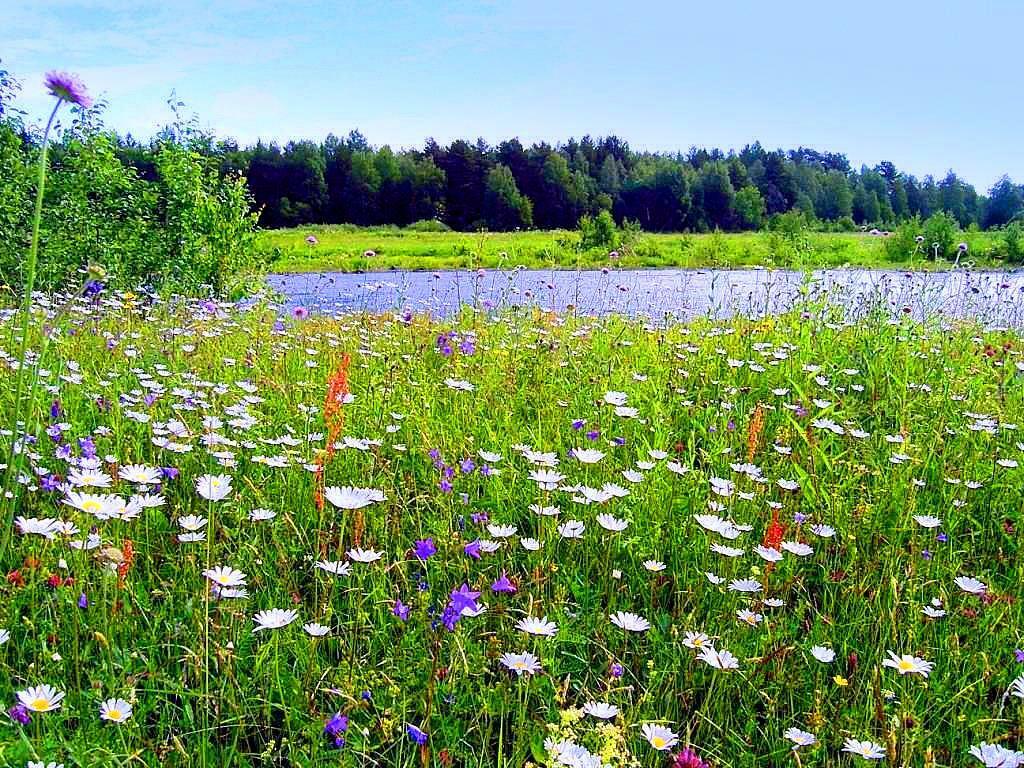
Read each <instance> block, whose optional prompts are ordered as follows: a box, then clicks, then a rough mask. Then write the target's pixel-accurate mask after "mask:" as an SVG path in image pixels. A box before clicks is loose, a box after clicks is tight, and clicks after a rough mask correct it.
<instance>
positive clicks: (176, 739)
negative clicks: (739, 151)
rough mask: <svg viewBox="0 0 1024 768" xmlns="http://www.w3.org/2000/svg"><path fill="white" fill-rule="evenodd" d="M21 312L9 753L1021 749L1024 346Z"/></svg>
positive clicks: (94, 762) (843, 329)
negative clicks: (24, 348)
mask: <svg viewBox="0 0 1024 768" xmlns="http://www.w3.org/2000/svg"><path fill="white" fill-rule="evenodd" d="M364 242H366V243H367V245H370V244H371V243H374V242H375V241H372V240H367V241H364ZM850 242H857V240H855V239H851V240H850ZM385 253H386V251H385ZM33 315H34V318H35V319H34V321H33V322H32V323H31V324H30V326H29V329H30V330H29V332H30V338H29V344H28V346H29V349H30V354H29V355H28V356H27V357H25V358H24V359H25V360H27V361H29V363H28V364H29V365H30V366H31V367H33V369H36V368H37V369H38V375H39V379H40V385H39V386H38V387H35V388H33V389H32V392H31V397H32V400H33V404H34V405H33V409H32V410H31V411H28V415H27V416H26V417H25V424H24V425H23V426H18V427H15V425H14V423H13V419H14V417H13V415H12V414H13V411H14V408H13V398H14V394H13V392H12V391H11V390H10V388H5V389H4V391H2V392H0V424H3V425H6V427H7V428H5V429H3V431H2V432H0V448H2V450H3V455H4V456H7V457H9V458H8V460H9V461H11V462H12V467H11V470H12V471H11V472H10V476H11V480H12V482H10V483H8V484H7V486H5V487H7V488H9V496H8V497H6V498H4V499H3V507H2V509H3V511H4V513H5V514H6V515H7V519H8V520H13V523H14V524H13V526H7V528H6V530H7V531H8V532H9V533H8V534H5V535H4V538H3V541H2V547H3V548H2V551H0V560H2V561H3V564H4V568H5V569H6V571H7V575H6V578H5V579H4V581H3V583H2V585H0V592H2V595H3V601H2V608H0V627H2V628H3V629H2V631H0V668H2V669H3V673H4V674H3V676H2V680H0V686H2V694H0V695H2V698H3V700H4V702H5V704H4V708H5V709H7V711H8V717H7V718H5V721H4V722H3V723H2V724H0V762H2V763H3V764H4V765H25V764H26V762H28V763H29V764H30V765H31V764H33V761H40V762H39V764H47V763H50V762H51V761H55V762H59V763H62V764H63V765H65V766H71V765H75V766H127V765H154V766H155V765H188V766H208V765H232V766H247V765H251V766H258V765H300V766H307V765H309V766H316V765H351V766H370V765H389V766H413V765H420V766H433V765H439V766H523V765H536V766H588V767H589V766H614V767H616V768H617V767H619V766H647V767H649V768H653V767H654V766H669V765H673V766H676V767H677V768H700V767H701V766H707V765H711V766H715V767H716V768H717V767H723V768H724V767H726V766H736V767H739V766H783V765H794V766H796V768H801V767H802V766H804V765H807V766H811V765H815V766H832V765H859V764H866V763H867V762H871V761H875V760H877V761H884V763H885V764H889V765H899V766H963V765H968V764H975V765H987V766H1004V767H1005V766H1014V765H1018V764H1020V761H1021V760H1022V759H1024V756H1022V755H1021V753H1020V752H1016V751H1015V750H1018V749H1020V748H1021V745H1022V742H1024V674H1022V672H1024V664H1022V662H1024V651H1022V650H1021V648H1022V646H1024V622H1022V619H1024V609H1022V603H1021V600H1020V598H1021V596H1022V595H1021V589H1020V585H1021V583H1022V581H1024V557H1022V555H1021V527H1022V525H1024V520H1022V518H1021V509H1022V502H1024V477H1022V474H1021V473H1022V471H1024V470H1022V468H1021V467H1020V462H1021V461H1022V460H1024V455H1022V454H1024V442H1022V441H1024V434H1022V432H1021V425H1022V424H1024V355H1022V354H1021V343H1022V340H1021V338H1020V337H1019V335H1017V334H1015V333H1013V332H1010V331H996V330H985V329H983V328H981V327H978V326H974V325H958V326H947V327H943V326H939V325H932V324H917V323H914V322H912V321H910V320H902V321H900V320H891V319H889V318H887V317H881V316H879V317H877V318H870V319H867V320H862V321H859V322H857V323H856V324H852V323H846V322H844V321H843V320H842V318H841V316H840V315H839V314H837V313H835V312H834V311H832V310H829V309H827V308H826V307H823V306H812V305H808V306H806V307H803V308H801V311H799V312H794V313H792V314H787V315H785V316H783V317H779V318H776V319H770V320H762V321H759V322H753V321H748V320H744V319H739V318H738V319H735V320H732V321H729V322H722V323H715V322H711V321H696V322H693V323H689V324H677V325H668V326H653V325H649V324H647V323H645V322H643V321H639V320H631V319H628V318H623V317H612V318H605V319H601V320H595V319H589V318H585V317H575V316H571V315H570V316H566V317H557V316H554V315H550V314H546V313H543V312H540V311H537V310H529V309H525V310H522V311H519V312H515V313H507V314H501V315H498V316H487V315H485V314H483V313H478V312H474V311H471V310H469V309H467V310H466V311H464V312H463V313H462V314H461V315H460V316H459V317H458V318H456V319H454V320H452V321H445V322H440V321H436V320H432V319H431V318H429V317H427V316H413V315H406V316H397V315H392V314H383V315H373V316H371V315H350V316H344V317H339V318H326V317H320V318H316V317H308V316H306V315H307V313H306V312H305V311H303V310H302V309H301V308H299V309H296V310H294V311H293V312H292V313H291V314H288V315H285V314H284V313H282V312H281V311H278V310H276V309H275V308H274V306H273V305H271V304H267V303H266V302H260V303H256V304H253V305H251V306H247V307H240V306H236V305H232V304H229V303H223V302H214V301H193V300H184V299H180V300H168V299H161V298H159V297H157V296H151V295H147V294H142V293H140V294H127V293H121V292H109V291H107V292H105V291H99V290H90V291H88V295H83V294H78V295H76V296H73V297H70V298H69V297H61V296H50V297H43V296H39V297H37V299H36V301H35V304H34V312H33ZM20 324H21V318H20V317H19V316H18V313H16V312H14V311H6V312H4V313H3V314H2V315H0V339H3V340H4V341H3V344H2V347H3V352H2V361H3V364H4V367H5V368H7V369H9V370H11V371H13V370H14V369H16V368H17V367H18V363H17V359H18V358H17V355H16V350H15V348H14V347H15V345H16V341H15V340H16V338H17V336H18V332H17V331H16V330H15V329H17V328H20ZM21 413H22V414H25V413H26V411H25V410H24V409H22V411H21ZM12 448H13V449H14V450H12ZM972 755H973V756H972Z"/></svg>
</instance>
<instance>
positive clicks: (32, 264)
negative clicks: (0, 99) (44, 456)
mask: <svg viewBox="0 0 1024 768" xmlns="http://www.w3.org/2000/svg"><path fill="white" fill-rule="evenodd" d="M61 103H62V100H61V99H57V103H56V104H54V105H53V111H52V112H51V113H50V119H49V120H47V121H46V130H45V131H44V132H43V145H42V148H41V149H40V152H39V171H38V175H37V177H36V178H37V181H36V207H35V213H34V214H33V218H32V242H31V244H30V245H29V249H28V259H27V261H26V262H25V296H24V299H23V304H22V315H21V349H20V350H19V354H18V378H17V384H16V385H15V388H14V421H13V422H12V424H11V431H12V432H13V433H14V434H13V435H12V436H11V450H10V456H9V458H8V463H7V471H6V473H5V474H4V482H3V493H2V495H0V507H2V508H4V513H3V516H2V518H0V524H2V527H3V533H2V534H0V562H3V560H4V557H5V556H6V554H7V546H8V544H9V543H10V539H11V520H12V518H13V516H14V511H15V507H16V502H17V493H14V492H12V494H13V495H12V498H11V499H10V504H8V503H7V502H8V499H7V494H8V492H11V491H10V489H11V478H12V477H13V476H14V475H15V465H16V464H17V463H19V462H17V461H16V458H17V456H16V453H15V446H16V445H17V443H18V422H19V421H20V420H21V395H22V392H23V391H24V389H25V368H26V360H25V357H26V355H27V354H28V326H29V318H30V316H31V314H32V291H33V289H34V288H35V284H36V261H37V260H38V256H39V223H40V220H41V219H42V216H43V193H44V191H45V187H46V155H47V150H48V148H49V142H50V129H51V128H53V121H54V120H55V119H56V117H57V110H58V109H60V105H61ZM29 411H31V404H29ZM25 427H26V429H27V428H28V419H27V418H26V420H25Z"/></svg>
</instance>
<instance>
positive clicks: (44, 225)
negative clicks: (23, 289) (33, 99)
mask: <svg viewBox="0 0 1024 768" xmlns="http://www.w3.org/2000/svg"><path fill="white" fill-rule="evenodd" d="M92 117H94V116H93V115H91V114H90V118H92ZM73 125H74V128H73V129H72V130H71V131H69V132H67V133H65V135H64V137H63V139H62V140H61V141H60V142H58V143H55V144H54V145H53V146H52V150H51V152H50V153H49V157H48V165H49V168H48V171H47V184H46V188H45V198H44V204H43V215H42V221H41V224H40V248H39V263H38V269H37V276H36V287H37V288H39V289H43V290H47V289H55V288H74V287H75V285H73V284H72V283H74V282H77V281H79V277H78V273H79V272H80V271H81V270H82V269H83V268H84V267H85V266H86V265H88V264H91V263H92V264H98V265H100V266H102V267H103V268H104V270H105V271H106V275H107V278H106V279H107V281H108V282H109V283H111V284H112V285H115V286H119V287H128V288H135V287H138V286H139V285H148V286H150V287H153V288H166V289H168V290H172V291H177V292H184V293H197V292H207V291H214V292H217V293H221V292H228V291H230V290H231V289H232V286H233V285H236V284H238V282H239V281H240V280H245V279H246V278H247V277H248V276H249V275H251V274H252V273H253V272H254V271H256V270H257V269H258V268H260V267H261V266H262V265H263V261H264V260H265V258H266V255H265V254H264V255H263V258H262V259H261V257H259V256H257V255H256V250H255V247H254V241H255V225H256V214H255V213H253V212H252V210H251V208H252V199H251V197H250V195H249V190H248V187H247V185H246V182H245V179H244V178H243V177H241V176H239V175H237V174H235V173H228V174H226V175H222V174H221V173H220V168H219V160H218V159H217V158H215V157H211V156H209V154H205V153H203V152H202V151H201V149H202V148H203V146H204V143H203V141H202V139H201V137H198V136H197V135H196V134H195V133H194V132H192V131H190V130H188V129H182V128H180V127H178V128H175V129H172V130H169V131H167V132H166V133H165V134H164V137H163V138H162V139H161V140H160V141H158V142H155V143H154V144H153V145H152V148H151V151H152V156H153V165H152V167H148V168H146V169H145V171H144V173H145V175H143V172H142V171H140V170H139V169H138V168H136V167H135V166H133V165H131V164H130V162H128V161H127V160H122V158H121V157H120V156H119V154H118V149H119V145H118V141H117V137H116V136H115V135H114V134H111V133H109V132H105V131H103V130H102V128H101V127H99V124H98V121H97V120H93V119H89V120H76V121H75V123H74V124H73ZM38 158H39V148H38V147H37V146H36V144H35V142H34V140H33V139H32V138H31V137H30V136H26V135H25V134H23V133H20V132H18V131H16V130H15V128H14V126H13V125H12V124H11V123H9V122H8V123H2V122H0V284H7V285H20V284H21V282H22V274H21V270H22V264H23V262H24V259H25V254H26V249H27V234H28V231H29V216H30V213H31V211H30V208H31V198H32V197H33V195H34V187H35V185H34V183H33V181H32V179H33V175H32V172H31V170H32V166H33V165H34V164H35V163H36V162H37V161H38ZM69 281H70V282H69Z"/></svg>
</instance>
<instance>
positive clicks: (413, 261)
mask: <svg viewBox="0 0 1024 768" xmlns="http://www.w3.org/2000/svg"><path fill="white" fill-rule="evenodd" d="M310 235H312V236H314V237H315V238H316V239H317V243H316V244H315V245H311V244H309V243H307V242H306V238H307V237H308V236H310ZM963 237H964V239H965V241H966V242H967V243H968V244H969V245H970V254H971V256H972V258H974V260H975V262H976V263H977V265H978V266H981V267H985V266H998V262H996V261H993V260H991V259H988V258H986V255H985V254H987V253H988V252H989V251H991V248H992V244H993V243H994V242H995V236H994V235H993V234H991V233H965V234H964V235H963ZM884 241H885V238H883V237H880V236H877V235H868V234H863V233H849V234H847V233H816V232H812V233H806V234H803V235H800V236H798V237H795V238H792V237H790V238H787V237H784V236H782V235H780V234H778V233H770V232H743V233H736V234H721V233H714V234H708V235H688V234H645V235H643V236H642V237H641V238H640V239H639V240H637V241H636V242H635V243H633V244H631V245H624V246H622V247H620V249H619V251H618V258H617V259H613V258H610V257H609V253H608V249H605V248H592V249H589V250H582V249H580V248H579V245H578V243H579V235H578V233H576V232H570V231H562V230H555V231H528V232H493V233H465V232H421V231H414V230H409V229H399V228H397V227H370V228H359V227H351V226H345V225H342V226H309V227H298V228H295V229H278V230H267V231H264V232H262V233H260V236H259V240H258V247H259V249H260V250H261V251H263V252H264V253H266V254H267V255H268V257H269V259H270V263H271V269H272V270H273V271H274V272H317V271H327V270H338V271H345V272H358V271H373V270H388V269H402V270H413V269H421V270H439V269H456V268H476V267H485V268H497V267H508V268H511V267H514V266H517V265H522V266H526V267H557V268H565V269H575V268H599V267H602V266H606V265H612V264H614V265H618V266H623V267H736V266H753V265H762V266H769V267H771V266H775V267H789V268H798V269H799V268H811V267H826V266H827V267H831V266H842V265H851V266H860V267H886V266H888V267H910V266H914V267H918V268H941V267H943V266H948V263H947V262H940V263H939V264H935V263H934V262H931V261H926V260H924V259H923V258H922V257H921V256H920V255H919V256H917V257H916V258H914V259H911V258H910V254H907V257H906V258H903V259H892V258H890V257H889V255H888V254H887V252H886V249H885V246H884Z"/></svg>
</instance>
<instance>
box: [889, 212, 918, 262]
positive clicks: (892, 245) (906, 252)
mask: <svg viewBox="0 0 1024 768" xmlns="http://www.w3.org/2000/svg"><path fill="white" fill-rule="evenodd" d="M920 236H921V220H920V219H918V218H917V217H916V216H915V217H914V218H913V219H910V220H909V221H905V222H903V223H902V224H900V226H899V227H898V228H897V229H896V231H895V232H893V233H892V234H891V235H889V237H887V238H885V241H884V243H883V248H884V249H885V256H886V258H887V259H889V260H890V261H905V260H907V259H911V258H915V257H919V256H924V255H925V251H926V250H927V248H926V246H925V244H924V243H923V242H918V240H917V238H918V237H920Z"/></svg>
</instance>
